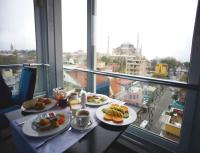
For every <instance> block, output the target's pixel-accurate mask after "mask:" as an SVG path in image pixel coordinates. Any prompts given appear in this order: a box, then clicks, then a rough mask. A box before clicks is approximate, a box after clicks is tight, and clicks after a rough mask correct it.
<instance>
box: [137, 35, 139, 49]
mask: <svg viewBox="0 0 200 153" xmlns="http://www.w3.org/2000/svg"><path fill="white" fill-rule="evenodd" d="M138 51H139V32H138V33H137V52H138Z"/></svg>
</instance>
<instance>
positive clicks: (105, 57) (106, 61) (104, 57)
mask: <svg viewBox="0 0 200 153" xmlns="http://www.w3.org/2000/svg"><path fill="white" fill-rule="evenodd" d="M101 61H102V62H105V64H106V65H107V64H108V63H110V62H111V59H110V58H109V57H107V56H102V57H101Z"/></svg>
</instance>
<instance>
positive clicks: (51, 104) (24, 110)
mask: <svg viewBox="0 0 200 153" xmlns="http://www.w3.org/2000/svg"><path fill="white" fill-rule="evenodd" d="M56 104H57V102H56V100H54V99H51V103H50V104H47V105H45V108H44V109H39V110H36V109H26V108H24V107H23V105H22V106H21V110H22V111H23V112H27V113H39V112H44V111H47V110H49V109H51V108H53V107H54V106H55V105H56Z"/></svg>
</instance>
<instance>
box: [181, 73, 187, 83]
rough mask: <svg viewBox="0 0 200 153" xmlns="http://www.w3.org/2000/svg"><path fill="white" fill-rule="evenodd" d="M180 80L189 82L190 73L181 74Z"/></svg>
mask: <svg viewBox="0 0 200 153" xmlns="http://www.w3.org/2000/svg"><path fill="white" fill-rule="evenodd" d="M180 81H183V82H188V75H187V74H183V75H181V77H180Z"/></svg>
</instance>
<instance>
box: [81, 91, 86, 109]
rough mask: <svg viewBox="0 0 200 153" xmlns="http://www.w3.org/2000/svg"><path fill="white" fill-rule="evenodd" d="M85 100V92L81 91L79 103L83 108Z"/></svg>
mask: <svg viewBox="0 0 200 153" xmlns="http://www.w3.org/2000/svg"><path fill="white" fill-rule="evenodd" d="M86 101H87V97H86V93H85V92H83V93H82V95H81V105H82V108H83V109H84V108H85V104H86Z"/></svg>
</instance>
